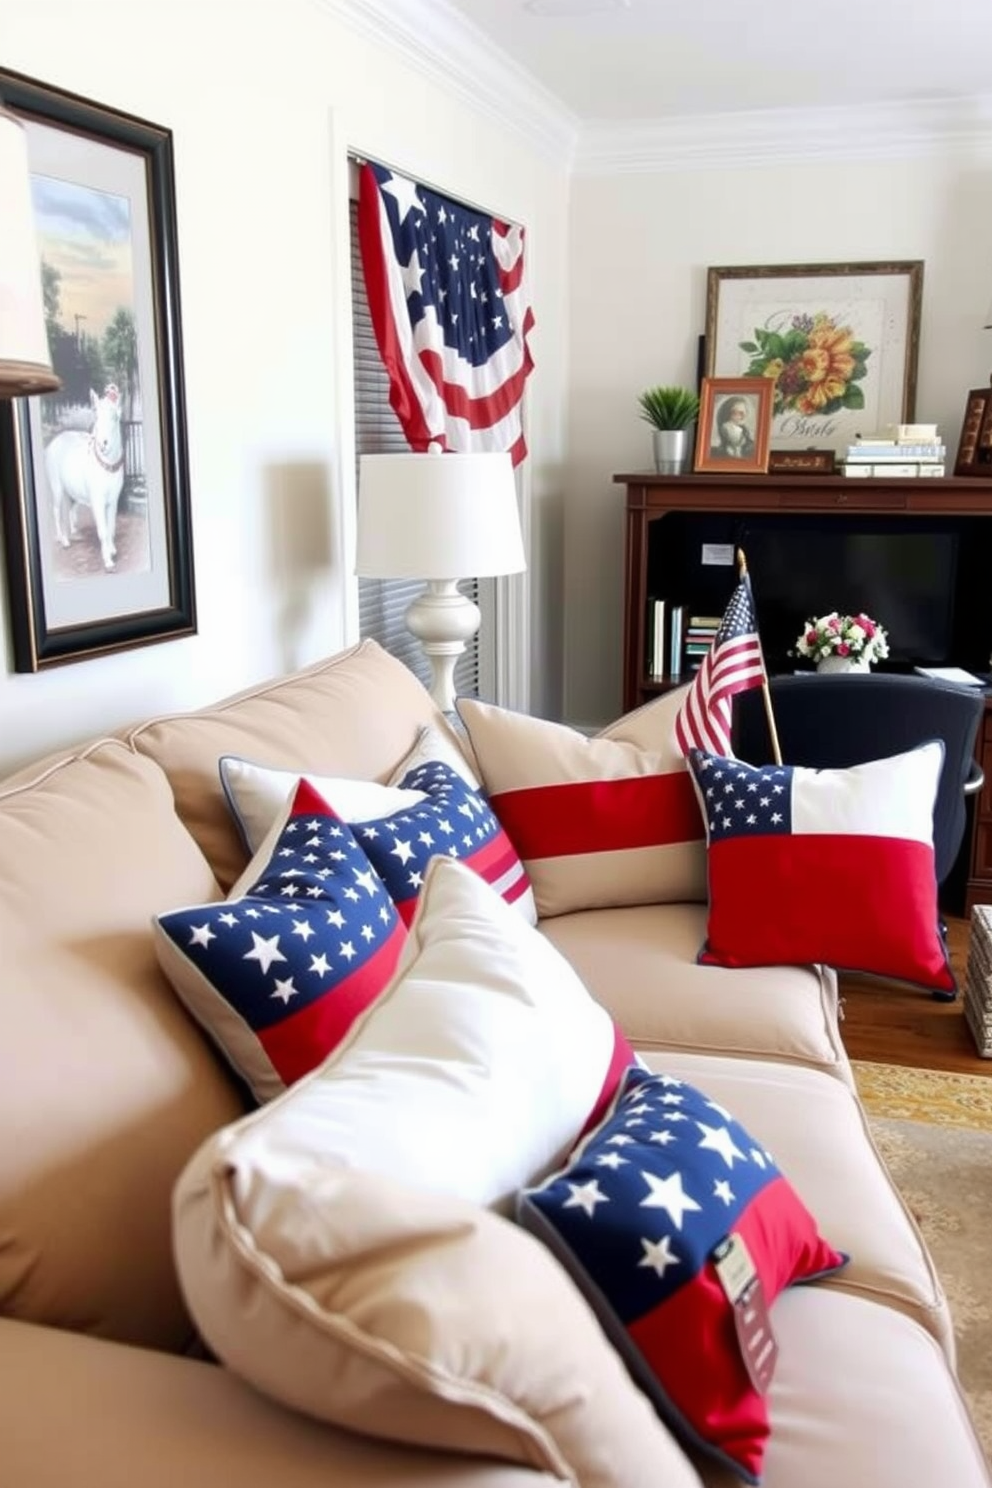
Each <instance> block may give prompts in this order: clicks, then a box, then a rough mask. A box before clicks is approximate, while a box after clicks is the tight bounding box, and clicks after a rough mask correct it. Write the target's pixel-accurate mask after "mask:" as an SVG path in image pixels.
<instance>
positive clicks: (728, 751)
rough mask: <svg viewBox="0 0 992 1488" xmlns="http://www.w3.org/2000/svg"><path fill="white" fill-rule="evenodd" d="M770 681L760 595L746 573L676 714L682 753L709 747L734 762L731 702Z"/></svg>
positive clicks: (677, 738) (676, 734)
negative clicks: (758, 612) (763, 646)
mask: <svg viewBox="0 0 992 1488" xmlns="http://www.w3.org/2000/svg"><path fill="white" fill-rule="evenodd" d="M764 681H765V661H764V657H763V655H762V651H761V641H760V639H759V637H758V619H757V616H756V614H755V610H754V596H753V595H752V593H751V580H750V578H749V577H748V575H747V574H746V573H745V574H744V575H743V577H742V578H741V581H740V583H739V584H738V585H737V588H736V589H735V590H734V592H733V594H732V595H731V598H730V603H729V604H728V606H727V608H726V610H725V611H724V615H723V619H722V621H721V622H720V629H719V630H718V631H717V633H716V635H715V636H714V638H713V644H712V646H711V647H710V649H709V651H708V652H707V654H706V656H705V657H704V658H703V664H702V666H701V667H700V668H699V671H698V672H697V673H696V675H695V677H694V678H693V679H692V685H691V686H690V688H689V691H688V692H687V693H686V696H685V701H684V702H683V704H682V706H681V708H680V709H679V711H678V713H677V714H676V717H675V738H676V740H677V741H678V746H679V748H680V749H681V750H682V753H683V754H688V753H689V750H690V749H705V750H707V751H708V752H709V753H710V754H721V755H724V756H725V757H728V758H731V759H732V758H733V750H732V748H731V742H730V733H731V721H732V719H731V700H732V698H733V697H734V695H735V693H738V692H747V691H748V689H749V688H751V687H760V686H761V685H762V684H763V682H764Z"/></svg>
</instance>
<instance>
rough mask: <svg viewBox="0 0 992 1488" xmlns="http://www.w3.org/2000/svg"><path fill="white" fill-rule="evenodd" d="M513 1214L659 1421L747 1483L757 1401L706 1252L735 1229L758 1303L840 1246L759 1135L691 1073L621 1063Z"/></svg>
mask: <svg viewBox="0 0 992 1488" xmlns="http://www.w3.org/2000/svg"><path fill="white" fill-rule="evenodd" d="M517 1217H518V1219H519V1221H520V1223H521V1224H523V1225H524V1226H525V1227H526V1228H527V1229H529V1230H530V1231H532V1232H533V1233H534V1234H535V1235H537V1236H538V1237H539V1238H540V1239H541V1240H543V1241H544V1242H545V1244H547V1245H548V1246H549V1248H550V1249H551V1250H553V1251H554V1253H555V1254H556V1255H557V1256H558V1258H559V1260H561V1261H562V1263H563V1264H564V1265H565V1267H566V1268H567V1269H568V1270H569V1272H570V1273H571V1275H572V1277H573V1279H574V1280H575V1281H576V1283H577V1285H578V1286H579V1288H580V1289H581V1290H582V1292H583V1293H584V1295H585V1296H586V1299H587V1300H588V1302H589V1303H590V1305H591V1306H592V1307H593V1309H594V1310H595V1311H596V1313H597V1315H598V1316H599V1319H600V1322H601V1323H602V1324H603V1327H604V1329H605V1330H606V1332H607V1334H608V1335H609V1337H610V1338H611V1339H612V1341H613V1343H614V1345H615V1346H616V1348H617V1349H618V1351H619V1352H620V1354H621V1355H622V1357H623V1358H624V1359H625V1361H626V1363H627V1366H628V1368H629V1369H630V1371H631V1373H632V1375H633V1376H634V1378H635V1379H636V1380H637V1382H638V1383H639V1384H640V1386H641V1388H642V1389H643V1390H644V1391H645V1393H646V1394H647V1395H648V1396H649V1398H650V1399H651V1401H652V1402H653V1404H654V1405H655V1408H656V1409H657V1410H658V1412H659V1414H660V1415H662V1416H663V1417H664V1418H665V1420H666V1421H667V1422H668V1424H669V1425H670V1426H671V1427H672V1429H673V1430H674V1431H675V1432H676V1433H677V1434H679V1435H681V1437H682V1438H683V1439H684V1440H685V1441H686V1442H688V1443H689V1444H691V1445H692V1446H695V1447H701V1448H703V1449H704V1450H706V1451H707V1452H708V1453H710V1454H711V1455H713V1456H714V1457H716V1458H717V1459H718V1460H719V1461H721V1462H723V1463H724V1464H726V1465H727V1466H728V1467H730V1468H731V1469H732V1470H733V1471H734V1472H736V1473H737V1474H738V1475H739V1476H740V1477H741V1478H743V1479H744V1480H745V1481H746V1482H749V1483H757V1482H759V1481H760V1474H761V1468H762V1463H763V1458H764V1450H765V1444H766V1442H767V1438H768V1435H769V1429H770V1428H769V1419H768V1408H767V1404H766V1399H765V1396H764V1394H763V1393H761V1390H759V1388H758V1387H757V1386H756V1385H755V1384H753V1383H752V1379H751V1375H750V1374H749V1372H748V1369H747V1367H746V1366H745V1362H744V1355H743V1353H742V1348H741V1345H740V1344H739V1342H738V1335H737V1328H736V1324H735V1321H734V1307H733V1305H732V1303H731V1301H730V1299H729V1297H728V1295H727V1292H726V1291H725V1289H724V1286H723V1284H722V1283H721V1281H720V1279H719V1274H718V1271H717V1267H716V1260H715V1255H718V1254H719V1253H720V1251H721V1250H722V1248H723V1247H724V1246H725V1244H726V1242H727V1240H728V1239H729V1238H730V1237H732V1236H733V1237H738V1238H737V1239H736V1240H735V1242H734V1243H735V1245H739V1244H740V1241H743V1244H744V1246H745V1247H746V1251H747V1254H748V1255H749V1256H750V1260H751V1262H752V1263H753V1271H754V1273H756V1276H757V1279H758V1282H759V1283H760V1288H761V1291H762V1293H763V1296H764V1302H765V1304H766V1305H767V1306H768V1307H769V1308H770V1307H771V1305H772V1303H773V1302H774V1299H775V1298H776V1297H777V1296H778V1295H779V1293H780V1292H782V1291H783V1290H784V1289H785V1288H786V1287H787V1286H790V1285H792V1284H793V1283H795V1282H803V1281H814V1280H816V1279H818V1278H819V1277H822V1276H825V1275H828V1274H829V1273H831V1272H833V1271H836V1270H838V1269H839V1268H840V1267H842V1266H843V1265H845V1264H846V1261H847V1257H846V1256H845V1255H844V1254H843V1253H842V1252H840V1251H837V1250H835V1249H834V1248H833V1246H831V1245H829V1244H828V1243H827V1242H826V1241H825V1240H824V1239H823V1238H822V1237H821V1236H820V1234H819V1231H818V1229H817V1225H816V1221H815V1220H814V1218H813V1216H812V1215H811V1214H810V1212H809V1210H808V1209H807V1208H806V1206H805V1205H804V1204H803V1202H802V1201H801V1199H800V1198H799V1197H798V1195H797V1194H796V1192H795V1190H794V1189H793V1187H792V1185H791V1184H790V1183H789V1182H788V1180H787V1179H786V1178H785V1177H784V1176H783V1175H782V1173H781V1172H780V1171H779V1169H778V1168H777V1167H776V1165H775V1163H774V1161H773V1159H772V1157H771V1155H770V1154H769V1153H768V1152H767V1151H766V1149H765V1147H764V1146H763V1145H762V1143H761V1142H760V1141H758V1140H756V1139H755V1138H754V1137H753V1136H751V1135H750V1133H749V1132H747V1131H746V1130H745V1128H744V1127H743V1126H742V1125H741V1124H740V1122H738V1121H735V1120H734V1119H733V1117H732V1116H730V1115H729V1114H728V1112H727V1111H725V1110H724V1109H723V1108H722V1107H721V1106H719V1105H717V1104H716V1102H714V1101H712V1100H710V1099H709V1098H708V1097H707V1096H706V1095H705V1094H704V1093H703V1092H702V1091H700V1090H698V1089H696V1088H695V1087H694V1086H692V1085H689V1084H687V1083H685V1082H684V1081H682V1080H679V1079H676V1078H674V1077H673V1076H670V1075H663V1074H651V1073H649V1072H648V1071H646V1070H643V1069H639V1068H636V1067H635V1068H633V1069H630V1070H628V1072H627V1074H626V1075H625V1077H624V1080H623V1083H622V1085H621V1087H620V1091H619V1094H618V1096H617V1099H616V1102H615V1104H614V1106H613V1107H612V1109H611V1111H610V1114H609V1115H608V1116H607V1117H606V1119H605V1120H604V1121H603V1122H602V1123H601V1125H600V1126H599V1127H597V1128H596V1130H595V1131H593V1132H592V1133H591V1134H590V1135H589V1136H588V1137H587V1138H586V1139H585V1141H583V1142H582V1143H581V1144H580V1146H579V1147H578V1148H577V1150H576V1152H575V1153H573V1155H572V1156H571V1158H570V1159H569V1161H568V1162H567V1163H566V1164H565V1166H564V1167H563V1168H562V1169H560V1170H559V1171H558V1172H557V1173H555V1174H553V1175H552V1176H551V1177H550V1178H548V1179H547V1180H546V1181H545V1182H543V1183H541V1184H539V1185H536V1186H534V1187H530V1188H525V1189H523V1190H522V1191H521V1193H520V1195H519V1196H518V1202H517ZM752 1295H753V1294H752V1293H748V1294H747V1297H746V1300H751V1298H752Z"/></svg>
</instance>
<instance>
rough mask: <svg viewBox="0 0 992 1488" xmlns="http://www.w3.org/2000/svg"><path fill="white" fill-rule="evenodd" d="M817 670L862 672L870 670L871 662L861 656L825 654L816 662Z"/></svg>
mask: <svg viewBox="0 0 992 1488" xmlns="http://www.w3.org/2000/svg"><path fill="white" fill-rule="evenodd" d="M816 670H817V671H818V672H863V673H867V672H870V671H871V662H870V661H865V660H864V658H863V657H861V656H825V657H824V658H823V660H822V661H818V662H817V663H816Z"/></svg>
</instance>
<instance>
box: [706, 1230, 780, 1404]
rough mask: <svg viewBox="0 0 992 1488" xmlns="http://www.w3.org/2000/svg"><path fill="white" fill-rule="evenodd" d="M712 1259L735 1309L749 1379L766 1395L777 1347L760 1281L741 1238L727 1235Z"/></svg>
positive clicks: (736, 1325)
mask: <svg viewBox="0 0 992 1488" xmlns="http://www.w3.org/2000/svg"><path fill="white" fill-rule="evenodd" d="M711 1259H712V1261H713V1265H714V1266H715V1267H716V1274H717V1276H718V1277H719V1279H720V1285H721V1286H722V1287H723V1290H724V1292H725V1293H726V1296H727V1301H728V1302H729V1303H730V1305H731V1307H732V1308H733V1309H734V1327H735V1328H736V1329H737V1342H738V1343H739V1344H740V1350H741V1356H742V1357H743V1360H744V1367H745V1369H746V1370H747V1372H748V1378H749V1379H750V1381H751V1383H752V1385H753V1386H754V1388H755V1389H756V1390H758V1391H759V1392H760V1393H761V1394H762V1395H764V1394H766V1393H767V1390H768V1386H769V1385H770V1384H771V1382H772V1375H773V1374H774V1373H775V1361H776V1359H777V1358H778V1344H777V1342H776V1341H775V1334H774V1333H773V1332H772V1323H771V1318H770V1316H769V1313H768V1303H767V1302H766V1301H765V1294H764V1291H763V1290H762V1286H761V1278H760V1277H759V1275H758V1272H757V1270H756V1268H755V1264H754V1261H753V1260H752V1259H751V1254H750V1252H749V1250H748V1248H747V1246H746V1245H745V1244H744V1241H743V1239H742V1237H741V1236H740V1235H737V1234H732V1235H727V1236H726V1237H725V1238H724V1239H723V1240H721V1241H720V1243H719V1245H717V1246H715V1247H714V1249H713V1252H712V1256H711Z"/></svg>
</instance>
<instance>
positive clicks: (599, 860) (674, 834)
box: [456, 689, 706, 918]
mask: <svg viewBox="0 0 992 1488" xmlns="http://www.w3.org/2000/svg"><path fill="white" fill-rule="evenodd" d="M684 691H685V689H680V690H679V691H677V692H671V693H667V694H666V695H665V696H663V697H660V698H658V699H656V700H655V701H654V702H651V703H648V704H646V705H645V706H644V707H643V708H638V709H637V710H636V711H635V712H633V713H628V714H625V715H624V716H623V717H622V718H620V719H618V720H617V721H616V722H615V723H613V724H611V725H610V727H609V728H607V729H604V730H603V732H602V733H600V734H597V735H596V736H595V737H594V738H588V737H587V736H586V735H585V734H581V733H579V732H578V731H577V730H576V729H571V728H568V727H566V726H565V725H564V724H560V723H553V722H550V721H549V720H547V719H543V718H531V717H529V716H528V715H526V714H524V713H515V712H512V711H511V710H510V709H507V708H499V707H496V706H495V705H494V704H491V703H483V702H480V701H479V700H478V699H476V698H459V699H458V700H457V703H456V706H457V708H458V712H459V715H460V717H461V720H462V722H463V723H464V725H465V729H466V732H467V733H468V736H469V740H470V742H471V745H472V750H473V753H474V756H475V759H476V761H477V763H478V766H479V771H480V773H481V775H482V780H483V784H484V786H485V789H486V792H487V794H488V797H489V801H490V804H491V805H492V808H493V810H494V811H495V813H496V815H497V816H498V817H499V819H500V821H501V822H502V824H503V826H504V828H505V829H506V832H507V835H508V836H509V838H510V841H511V842H512V843H513V845H514V847H515V848H516V850H517V852H518V853H519V854H520V857H521V858H522V859H523V863H524V867H525V868H526V869H527V872H528V874H529V875H530V880H531V883H532V884H533V888H534V897H535V899H536V901H537V911H538V914H539V915H540V916H541V917H542V918H543V917H545V916H549V915H560V914H570V913H572V912H573V911H576V910H582V909H601V908H605V907H607V906H610V905H623V904H667V903H673V902H677V901H682V900H696V901H699V900H703V899H705V898H706V851H705V839H704V832H703V823H702V820H701V818H700V815H699V806H698V804H697V802H696V799H695V796H694V793H693V788H692V782H691V780H690V778H689V773H688V770H687V768H686V762H685V758H684V757H683V754H682V751H681V749H680V747H679V745H678V743H677V741H676V739H675V733H674V725H675V718H676V715H677V713H678V710H679V707H680V705H681V702H682V699H683V695H684Z"/></svg>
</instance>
